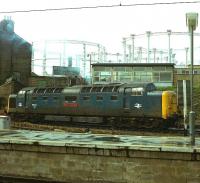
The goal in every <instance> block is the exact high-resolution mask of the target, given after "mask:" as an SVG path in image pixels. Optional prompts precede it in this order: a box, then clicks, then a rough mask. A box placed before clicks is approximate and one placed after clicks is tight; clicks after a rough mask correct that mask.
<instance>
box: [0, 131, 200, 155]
mask: <svg viewBox="0 0 200 183" xmlns="http://www.w3.org/2000/svg"><path fill="white" fill-rule="evenodd" d="M195 140H196V143H195V146H191V145H190V138H189V137H180V136H174V137H158V136H130V135H106V134H90V133H68V132H52V131H51V132H49V131H29V130H0V143H1V144H2V143H11V144H38V145H48V146H73V147H91V148H93V147H96V148H106V149H124V148H126V149H137V150H150V151H170V152H194V151H195V152H200V138H199V137H198V138H196V139H195Z"/></svg>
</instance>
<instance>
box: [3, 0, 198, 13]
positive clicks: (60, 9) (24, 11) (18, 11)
mask: <svg viewBox="0 0 200 183" xmlns="http://www.w3.org/2000/svg"><path fill="white" fill-rule="evenodd" d="M196 3H200V1H177V2H163V3H162V2H158V3H136V4H121V2H120V4H113V5H97V6H80V7H69V8H49V9H32V10H14V11H0V14H3V13H4V14H9V13H31V12H45V11H66V10H81V9H97V8H115V7H131V6H132V7H133V6H155V5H175V4H196Z"/></svg>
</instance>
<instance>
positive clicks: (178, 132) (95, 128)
mask: <svg viewBox="0 0 200 183" xmlns="http://www.w3.org/2000/svg"><path fill="white" fill-rule="evenodd" d="M11 128H12V129H27V130H46V131H67V132H74V133H96V134H97V133H99V134H115V135H141V136H142V135H144V136H149V135H153V136H187V135H188V131H185V130H184V128H168V129H154V128H148V129H146V128H135V127H114V126H112V125H108V124H101V125H99V124H87V123H86V124H85V123H84V124H81V123H79V124H78V125H77V124H76V125H75V124H68V125H67V126H66V124H65V125H64V124H62V123H57V124H56V125H55V124H54V125H52V124H47V123H46V124H44V123H43V124H42V123H31V122H20V121H12V122H11ZM196 135H197V136H200V129H199V128H198V129H197V130H196Z"/></svg>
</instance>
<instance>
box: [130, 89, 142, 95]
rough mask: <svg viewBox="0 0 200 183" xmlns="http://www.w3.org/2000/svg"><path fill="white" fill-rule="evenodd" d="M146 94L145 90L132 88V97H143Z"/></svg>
mask: <svg viewBox="0 0 200 183" xmlns="http://www.w3.org/2000/svg"><path fill="white" fill-rule="evenodd" d="M143 93H144V88H132V90H131V95H132V96H142V95H143Z"/></svg>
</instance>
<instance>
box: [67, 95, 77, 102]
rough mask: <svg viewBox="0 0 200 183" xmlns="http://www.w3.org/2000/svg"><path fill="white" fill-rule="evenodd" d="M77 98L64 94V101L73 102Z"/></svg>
mask: <svg viewBox="0 0 200 183" xmlns="http://www.w3.org/2000/svg"><path fill="white" fill-rule="evenodd" d="M76 100H77V96H65V101H68V102H75V101H76Z"/></svg>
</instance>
